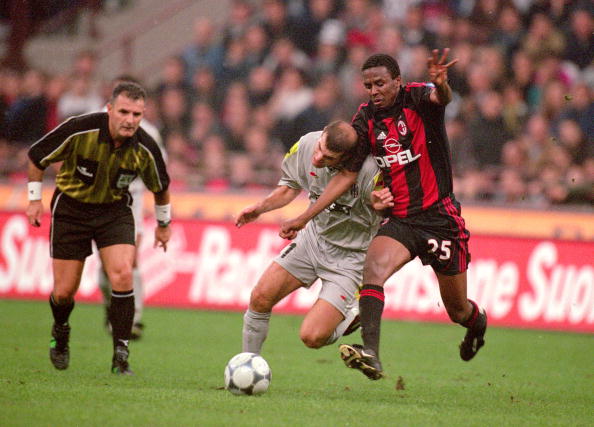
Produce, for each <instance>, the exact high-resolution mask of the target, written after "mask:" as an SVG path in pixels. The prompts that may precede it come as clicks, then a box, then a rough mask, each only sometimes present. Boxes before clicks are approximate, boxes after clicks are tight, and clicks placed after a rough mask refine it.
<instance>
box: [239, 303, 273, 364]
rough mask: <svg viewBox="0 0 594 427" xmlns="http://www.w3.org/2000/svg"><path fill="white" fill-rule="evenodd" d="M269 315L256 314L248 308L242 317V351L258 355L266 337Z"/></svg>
mask: <svg viewBox="0 0 594 427" xmlns="http://www.w3.org/2000/svg"><path fill="white" fill-rule="evenodd" d="M269 323H270V313H258V312H256V311H252V310H250V309H249V308H248V309H247V311H246V312H245V314H244V315H243V344H242V348H243V350H242V351H249V352H250V353H256V354H260V351H261V350H262V345H263V344H264V341H265V340H266V337H267V336H268V325H269Z"/></svg>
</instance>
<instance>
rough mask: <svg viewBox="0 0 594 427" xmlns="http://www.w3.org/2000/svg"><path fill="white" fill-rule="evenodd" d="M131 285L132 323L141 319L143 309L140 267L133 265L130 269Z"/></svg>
mask: <svg viewBox="0 0 594 427" xmlns="http://www.w3.org/2000/svg"><path fill="white" fill-rule="evenodd" d="M132 285H133V287H134V297H135V298H134V323H140V322H141V321H142V311H143V310H144V289H143V286H142V276H141V275H140V269H139V268H138V267H134V269H133V270H132Z"/></svg>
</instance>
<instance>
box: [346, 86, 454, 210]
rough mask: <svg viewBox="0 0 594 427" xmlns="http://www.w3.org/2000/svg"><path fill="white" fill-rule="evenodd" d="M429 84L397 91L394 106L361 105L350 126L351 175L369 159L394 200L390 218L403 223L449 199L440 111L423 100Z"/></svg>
mask: <svg viewBox="0 0 594 427" xmlns="http://www.w3.org/2000/svg"><path fill="white" fill-rule="evenodd" d="M433 88H434V86H433V85H432V84H431V83H409V84H407V85H406V86H403V87H401V90H400V92H399V94H398V96H397V97H396V101H395V102H394V105H393V106H392V107H390V108H387V109H381V110H380V109H377V108H376V107H375V106H374V105H373V104H372V103H371V102H369V103H366V104H361V106H360V107H359V110H358V111H357V113H356V114H355V115H354V117H353V121H352V124H353V126H354V127H355V129H356V130H357V133H358V135H359V147H358V153H357V159H356V161H355V162H354V167H353V169H357V168H358V166H359V165H360V163H361V162H362V161H363V159H364V158H365V157H366V156H367V155H369V154H371V155H372V156H373V157H374V159H375V161H376V163H377V164H378V166H379V167H380V169H381V171H382V177H383V181H384V185H385V186H386V187H389V188H390V191H391V192H392V194H393V195H394V207H393V208H392V211H391V215H393V216H396V217H399V218H405V217H408V216H411V215H414V214H417V213H419V212H422V211H425V210H427V209H429V208H431V207H433V206H435V205H436V204H437V203H438V202H440V201H441V200H442V199H444V198H446V197H448V196H449V195H450V194H451V193H452V187H453V184H452V166H451V157H450V148H449V143H448V139H447V135H446V130H445V119H444V113H445V106H442V105H438V104H435V103H433V102H431V101H430V100H429V95H430V93H431V91H432V90H433Z"/></svg>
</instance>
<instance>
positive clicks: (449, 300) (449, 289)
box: [436, 272, 487, 361]
mask: <svg viewBox="0 0 594 427" xmlns="http://www.w3.org/2000/svg"><path fill="white" fill-rule="evenodd" d="M436 275H437V281H438V282H439V291H440V293H441V299H442V301H443V304H444V306H445V308H446V311H447V312H448V316H449V317H450V319H451V320H452V322H455V323H459V324H460V325H462V326H464V327H465V328H466V336H465V337H464V340H462V342H461V343H460V357H461V358H462V360H465V361H469V360H470V359H472V358H473V357H474V356H475V355H476V353H477V352H478V351H479V349H480V348H481V347H482V346H483V345H485V339H484V336H485V332H486V330H487V313H486V312H485V310H484V309H482V310H481V309H479V307H478V305H477V304H476V303H475V302H474V301H472V300H469V299H468V298H467V297H466V285H467V281H466V272H463V273H459V274H456V275H453V276H449V275H445V274H441V273H437V272H436Z"/></svg>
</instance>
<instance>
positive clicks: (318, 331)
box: [299, 298, 354, 348]
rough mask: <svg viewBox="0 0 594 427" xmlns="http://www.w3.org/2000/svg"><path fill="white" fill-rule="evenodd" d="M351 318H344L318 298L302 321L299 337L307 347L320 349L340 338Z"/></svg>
mask: <svg viewBox="0 0 594 427" xmlns="http://www.w3.org/2000/svg"><path fill="white" fill-rule="evenodd" d="M349 314H350V313H349ZM353 318H354V314H352V315H351V316H350V317H347V318H345V316H343V314H342V313H341V312H340V311H339V310H338V309H337V308H336V307H334V306H333V305H332V304H330V303H329V302H328V301H326V300H323V299H321V298H319V299H318V300H317V301H316V302H315V303H314V305H313V306H312V307H311V309H310V310H309V311H308V312H307V314H306V316H305V319H303V322H302V323H301V330H300V332H299V336H300V338H301V341H303V344H305V345H306V346H307V347H309V348H320V347H322V346H325V345H328V344H332V343H334V342H335V341H336V340H337V339H338V338H339V337H341V336H342V334H343V333H344V331H345V330H346V329H347V328H348V326H349V325H350V324H351V322H352V321H353Z"/></svg>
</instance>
